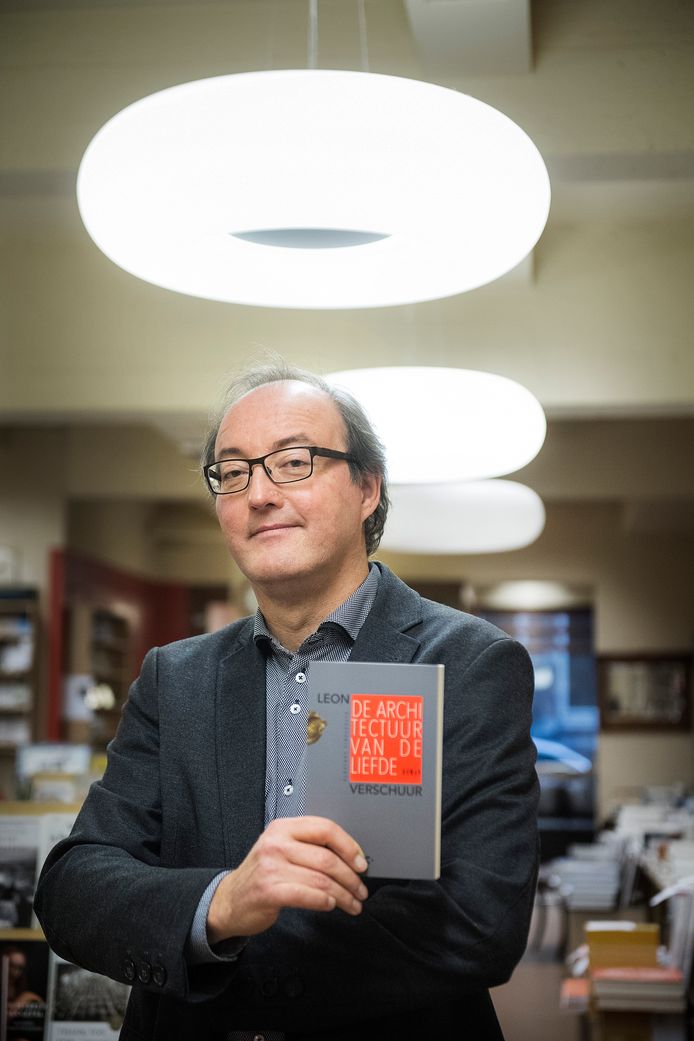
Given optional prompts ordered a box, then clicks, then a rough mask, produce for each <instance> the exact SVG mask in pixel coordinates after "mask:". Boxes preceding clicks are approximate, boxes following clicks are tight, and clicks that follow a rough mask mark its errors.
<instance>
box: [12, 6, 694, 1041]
mask: <svg viewBox="0 0 694 1041" xmlns="http://www.w3.org/2000/svg"><path fill="white" fill-rule="evenodd" d="M0 39H3V41H4V43H3V45H2V51H1V52H0V64H1V65H2V75H3V82H4V83H5V84H6V88H7V92H6V93H5V90H3V94H5V96H6V97H11V98H12V99H14V100H13V102H12V112H11V114H10V113H9V112H8V113H7V122H8V126H7V129H6V131H5V132H4V133H3V138H4V144H3V145H1V146H0V238H1V240H2V245H3V248H2V260H1V261H0V263H2V266H3V280H2V287H1V288H0V300H1V304H0V313H2V315H3V318H2V324H1V327H0V835H1V837H0V969H1V972H0V979H1V983H2V998H1V1001H0V1041H13V1039H19V1038H24V1039H27V1041H31V1039H36V1041H38V1039H42V1041H74V1039H77V1038H80V1039H83V1041H91V1039H93V1041H106V1039H111V1038H112V1039H115V1038H117V1037H118V1033H119V1027H120V1024H121V1023H122V1019H123V1014H124V1009H125V1005H126V1003H127V998H128V987H127V986H126V985H125V984H122V983H116V982H114V981H112V980H110V979H107V978H106V977H102V976H98V975H96V974H94V973H89V972H87V971H86V970H84V969H82V968H80V967H78V966H75V965H72V964H70V963H68V962H65V961H63V960H62V959H60V958H58V957H57V956H56V955H54V954H52V953H50V952H49V950H48V946H47V944H46V942H45V940H44V939H43V934H42V932H41V929H40V927H39V923H38V921H37V919H36V917H35V915H34V913H33V907H32V899H33V894H34V890H35V885H36V880H37V876H38V873H39V871H40V868H41V865H42V863H43V861H44V860H45V857H46V856H47V854H48V852H49V850H50V849H51V848H52V847H53V846H54V845H55V843H56V842H58V841H59V840H60V838H62V837H63V836H65V835H66V834H68V832H69V831H70V829H71V827H72V824H73V822H74V820H75V816H76V814H77V812H78V810H79V807H80V804H81V802H82V800H83V799H84V797H85V795H86V793H87V791H88V789H89V786H90V785H91V784H92V783H94V782H97V781H98V780H99V778H100V777H101V776H102V774H103V771H104V769H105V764H106V757H107V749H108V745H109V742H110V741H111V740H112V738H113V737H114V735H115V733H116V730H117V728H118V725H119V719H120V716H121V712H122V709H123V706H124V705H125V703H126V701H127V698H128V691H129V688H130V684H131V683H132V681H133V680H134V678H135V677H136V676H137V674H138V671H139V668H140V665H141V663H142V660H143V657H144V655H145V653H146V652H147V650H148V649H149V648H151V647H154V646H157V645H163V644H167V643H170V642H172V641H176V640H180V639H184V638H187V637H189V636H195V635H198V634H202V633H206V632H215V631H217V630H219V629H220V628H222V627H224V626H226V625H228V624H229V623H230V622H233V621H234V620H236V619H238V618H241V617H243V616H245V615H248V614H252V613H253V612H254V611H255V609H256V606H257V605H256V602H255V599H254V596H253V592H252V589H251V587H250V585H249V583H248V581H247V580H246V578H245V577H244V575H243V574H242V573H241V571H240V570H238V568H237V567H236V565H235V564H234V563H233V562H232V560H231V558H230V557H229V555H228V551H227V550H226V548H225V545H224V540H223V537H222V534H221V532H220V530H219V527H218V524H217V520H216V517H215V511H214V508H213V507H212V506H211V503H210V495H209V490H208V489H206V487H205V483H204V481H203V478H202V476H201V473H200V465H199V458H200V452H201V449H202V446H203V442H204V438H205V433H206V430H207V428H208V422H209V416H210V414H211V410H212V411H213V410H214V409H215V408H216V407H217V404H218V402H219V400H220V394H221V393H222V391H223V388H224V386H225V384H226V383H227V382H228V379H229V377H230V375H231V374H233V373H234V372H236V371H238V370H240V369H242V368H243V367H244V366H246V365H248V364H249V363H252V362H255V361H260V362H262V361H263V360H265V358H266V357H267V354H266V353H264V352H267V351H277V352H278V353H279V354H281V355H282V356H283V357H284V358H286V359H287V361H289V362H290V363H291V364H294V365H298V366H300V367H303V368H306V369H309V370H311V371H314V372H319V373H321V374H324V375H325V376H326V378H327V379H328V381H329V382H332V383H335V384H336V385H339V386H344V387H346V388H347V389H349V390H350V391H351V392H353V393H354V395H355V397H357V399H358V400H360V401H361V403H362V404H363V406H364V408H365V409H366V411H367V412H368V414H369V416H370V417H371V419H372V421H373V423H374V426H375V428H376V431H377V433H378V434H379V436H380V437H381V439H382V441H383V443H384V445H385V447H386V454H387V458H388V466H389V476H390V482H391V483H390V487H389V491H390V498H391V514H390V518H389V520H388V523H387V525H386V529H385V532H384V535H383V540H382V543H381V547H380V549H379V550H378V552H377V553H376V554H375V556H376V559H378V560H380V561H382V562H383V563H385V564H386V565H387V566H388V567H390V568H391V569H392V570H393V571H394V572H395V573H396V574H397V575H398V576H399V577H400V578H402V579H403V580H404V581H405V582H407V583H408V584H409V585H410V586H411V587H412V588H414V589H415V590H417V591H418V592H419V593H420V594H421V595H422V596H425V597H427V598H429V599H431V600H435V601H439V602H441V603H444V604H447V605H448V606H451V607H454V608H457V609H459V610H461V611H466V612H469V613H471V614H474V615H478V616H480V617H483V618H486V619H488V620H489V621H491V622H492V623H494V624H495V625H497V626H499V627H500V628H501V629H503V630H504V631H505V632H507V633H509V634H510V635H511V636H513V637H514V638H515V639H517V640H519V641H520V642H521V643H522V644H524V645H525V647H526V648H527V650H528V652H529V654H530V657H531V660H532V665H533V669H534V677H535V692H534V700H533V718H532V738H533V741H534V743H535V746H536V750H537V772H538V776H539V780H540V805H539V830H540V838H541V867H540V875H539V882H538V888H537V895H536V899H535V906H534V912H533V918H532V922H531V926H530V934H529V940H528V946H527V950H526V953H525V955H524V957H523V959H522V961H521V962H520V964H519V966H518V968H517V970H516V972H515V974H514V976H513V978H512V979H511V980H510V982H509V983H507V984H504V985H503V986H501V987H498V988H495V990H494V992H493V1000H494V1004H495V1007H496V1009H497V1014H498V1016H499V1019H500V1022H501V1024H502V1028H503V1030H504V1035H505V1037H506V1039H507V1041H692V1038H694V1012H693V1008H694V1005H693V996H694V990H693V973H692V961H693V951H694V731H693V723H694V715H693V712H692V685H693V682H694V677H693V669H692V656H693V652H694V582H693V581H692V576H694V464H693V460H694V344H693V343H692V334H691V330H692V328H694V294H692V291H691V272H692V270H694V138H693V137H692V118H691V98H692V97H693V96H694V9H693V8H692V7H691V5H687V4H682V3H680V2H678V0H661V2H659V3H658V4H651V5H649V4H639V5H628V4H626V3H625V2H624V0H532V2H516V0H501V2H499V3H497V4H488V3H486V2H483V0H470V2H466V3H453V2H450V3H431V2H430V0H402V2H401V0H368V2H366V3H364V2H363V0H322V2H321V3H320V4H317V3H311V2H308V3H305V2H303V0H291V2H289V3H278V2H276V0H219V2H218V3H215V4H203V5H199V4H196V3H195V0H161V2H159V0H156V2H155V0H147V2H145V3H143V4H130V3H127V4H123V3H119V2H117V0H102V2H100V3H98V4H94V5H90V4H88V3H86V2H84V0H60V2H59V3H54V2H49V0H36V2H32V3H31V4H23V3H21V2H19V0H17V2H9V3H5V4H3V6H2V11H0ZM285 69H290V70H298V71H295V72H291V73H287V72H280V71H278V70H285ZM326 70H331V71H329V72H328V71H326ZM242 73H253V75H251V76H245V75H239V74H242ZM379 74H381V75H379ZM278 76H279V77H280V79H277V77H278ZM268 84H269V86H268ZM317 84H318V86H317ZM174 85H178V86H177V87H176V89H175V90H168V89H167V88H169V87H172V86H174ZM181 85H184V86H181ZM201 85H202V86H201ZM372 91H373V92H374V93H373V94H372V93H371V92H372ZM268 98H269V99H270V101H269V103H268ZM152 99H155V100H154V103H152ZM345 99H347V101H345ZM134 102H138V104H133V103H134ZM280 102H281V103H280ZM186 106H188V107H187V108H186ZM198 106H202V108H199V107H198ZM216 106H219V111H217V108H216ZM225 106H226V108H225ZM420 106H421V107H420ZM203 109H204V110H205V111H208V109H209V110H210V111H212V110H214V112H215V119H214V120H212V119H210V120H207V119H200V118H199V117H200V112H201V111H202V110H203ZM414 112H417V113H418V114H419V118H418V119H414V118H412V114H413V113H414ZM186 113H187V114H186ZM191 113H192V117H191V115H190V114H191ZM248 113H250V117H249V118H246V115H244V114H248ZM502 114H503V115H502ZM186 118H187V119H189V120H190V122H189V124H185V125H184V122H183V121H184V120H185V119H186ZM302 120H303V122H302ZM158 121H161V126H160V125H159V123H158ZM220 121H223V122H224V125H225V127H226V128H227V131H228V132H226V133H225V134H222V135H220V134H219V131H218V127H219V125H221V124H220ZM316 126H320V127H321V134H320V135H319V134H316V133H315V127H316ZM413 127H415V128H417V127H420V129H417V132H416V134H414V136H413ZM259 128H261V129H259ZM520 128H522V130H521V129H520ZM160 131H161V132H160ZM244 135H246V136H244ZM418 135H419V136H418ZM497 135H498V141H497ZM227 138H228V141H227ZM220 140H221V141H223V142H225V143H224V144H221V143H220ZM492 141H493V145H492V144H491V143H490V142H492ZM461 142H463V145H461ZM364 149H367V151H368V150H369V149H371V150H372V151H370V152H368V154H366V155H365V154H364V152H363V150H364ZM280 153H281V154H282V156H283V161H282V162H277V161H276V155H277V154H280ZM143 155H146V157H147V159H146V162H143V160H142V156H143ZM208 156H211V157H212V159H211V161H209V162H208V161H207V160H208ZM203 160H204V161H203ZM254 164H255V165H254ZM420 164H421V165H420ZM143 169H147V171H148V175H147V176H144V174H143ZM509 169H512V170H513V174H514V175H513V177H509V176H507V174H508V170H509ZM78 170H79V178H78V176H77V174H78ZM239 170H240V173H239ZM193 184H194V185H195V186H196V188H195V191H193V192H192V194H191V187H190V186H191V185H193ZM124 185H125V187H124ZM326 185H329V186H330V190H329V191H327V192H326V191H325V190H324V189H325V186H326ZM550 194H551V202H550ZM239 200H240V201H239ZM355 200H356V201H358V203H359V206H356V207H355V209H354V211H352V210H351V209H350V206H351V205H352V203H355ZM244 206H245V207H246V208H245V209H244ZM519 214H522V218H521V216H519ZM431 682H432V684H433V683H434V680H433V679H432V681H431ZM437 682H438V681H437ZM385 689H386V688H384V690H385ZM427 711H428V710H427ZM309 740H310V738H309ZM327 747H328V745H327V742H326V745H325V748H327ZM326 754H327V753H326ZM400 780H401V782H403V783H404V781H405V779H404V778H401V779H400ZM434 812H435V810H434ZM428 823H430V821H429V822H428ZM428 823H423V825H422V826H423V827H427V826H428ZM427 870H429V869H428V868H427ZM432 870H433V871H434V875H435V873H436V871H437V870H438V867H436V868H434V869H432Z"/></svg>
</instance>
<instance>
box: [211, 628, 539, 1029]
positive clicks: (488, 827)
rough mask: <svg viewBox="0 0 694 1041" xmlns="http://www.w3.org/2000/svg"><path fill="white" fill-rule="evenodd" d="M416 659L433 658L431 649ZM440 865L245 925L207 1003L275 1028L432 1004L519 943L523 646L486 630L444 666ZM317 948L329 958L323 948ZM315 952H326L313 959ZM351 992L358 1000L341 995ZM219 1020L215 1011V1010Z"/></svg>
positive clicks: (526, 740) (533, 872) (505, 972)
mask: <svg viewBox="0 0 694 1041" xmlns="http://www.w3.org/2000/svg"><path fill="white" fill-rule="evenodd" d="M427 657H429V658H430V660H439V661H440V660H442V657H441V655H440V653H437V652H436V649H434V651H433V654H432V655H427ZM446 688H447V689H446V702H445V713H444V714H445V728H444V782H443V820H442V825H443V826H442V874H441V878H440V879H439V881H437V882H400V881H392V880H391V881H374V882H369V883H368V886H369V889H370V896H369V898H368V899H367V901H366V902H365V904H364V910H363V912H362V914H361V915H360V916H358V917H357V918H352V917H350V916H348V915H345V914H343V913H342V912H340V911H334V912H332V913H331V914H324V915H321V914H316V913H307V912H297V911H292V910H287V911H284V912H283V913H282V914H281V916H280V918H279V919H278V922H277V923H276V924H275V925H274V926H273V927H272V928H271V929H270V930H268V931H267V932H265V933H263V934H261V935H259V936H256V937H252V938H251V939H250V941H249V943H248V945H247V947H246V949H245V951H244V953H243V955H242V956H241V958H240V971H239V975H238V977H237V979H236V981H235V982H234V983H232V985H231V986H230V988H229V990H228V991H227V993H226V994H225V995H223V996H222V998H220V999H219V1000H218V1004H219V1005H220V1006H224V1007H225V1008H227V1011H228V1006H233V1007H234V1009H235V1016H234V1018H235V1021H237V1022H243V1021H244V1020H245V1019H247V1020H248V1021H249V1022H252V1021H253V1019H254V1018H255V1020H256V1021H258V1015H259V1013H260V1012H261V1011H262V1012H263V1014H264V1019H262V1021H263V1022H265V1023H267V1024H268V1025H272V1020H269V1019H268V1011H269V1010H271V1009H273V1008H274V1009H275V1010H276V1016H275V1018H276V1020H277V1022H278V1023H281V1024H283V1025H284V1026H285V1027H286V1028H287V1029H289V1028H291V1026H292V1025H297V1026H299V1025H300V1023H301V1021H302V1017H304V1018H305V1016H306V1015H307V1009H310V1015H311V1022H312V1024H314V1025H315V1026H316V1027H319V1026H321V1025H326V1026H327V1025H329V1024H330V1023H331V1022H333V1023H334V1022H335V1017H336V1015H338V1014H339V1016H341V1017H342V1019H343V1020H344V1022H346V1023H349V1022H350V1021H357V1020H358V1017H359V1016H360V1015H361V1016H371V1017H374V1016H377V1015H383V1016H387V1015H388V1014H389V1013H395V1012H400V1013H402V1012H403V1011H407V1010H408V1009H412V1010H414V1009H416V1008H426V1007H432V1006H434V1005H436V1004H438V1003H440V1002H446V1001H454V1000H456V999H460V998H461V997H462V996H464V995H465V994H466V993H475V992H477V993H479V992H480V991H481V990H484V989H485V988H488V987H490V986H495V985H497V984H500V983H503V982H505V981H506V980H507V979H508V978H509V976H510V974H511V972H512V970H513V968H514V966H515V965H516V963H517V961H518V960H519V958H520V957H521V955H522V953H523V950H524V948H525V943H526V939H527V932H528V926H529V920H530V913H531V909H532V902H533V896H534V891H535V883H536V877H537V864H538V842H537V829H536V812H537V799H538V785H537V777H536V774H535V769H534V764H535V750H534V745H533V743H532V741H531V739H530V717H531V703H532V693H533V677H532V666H531V664H530V661H529V658H528V655H527V652H526V651H525V649H524V648H523V647H522V646H520V645H519V644H517V643H515V642H514V641H512V640H511V639H509V638H505V637H500V638H499V639H496V640H494V641H493V642H491V643H487V646H486V647H485V648H484V649H483V650H481V651H480V653H478V654H477V656H476V657H475V658H474V660H473V661H472V662H471V663H470V664H469V665H468V667H467V668H466V669H465V670H464V671H461V672H459V673H458V674H456V673H455V670H454V669H452V668H451V666H450V663H449V664H448V665H447V684H446ZM326 952H329V958H326ZM326 962H327V964H326ZM355 994H358V995H359V999H360V1000H359V1003H358V1006H359V1007H358V1008H356V1007H355V1005H356V1003H355V1001H354V995H355ZM222 1021H223V1020H222Z"/></svg>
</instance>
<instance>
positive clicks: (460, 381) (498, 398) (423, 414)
mask: <svg viewBox="0 0 694 1041" xmlns="http://www.w3.org/2000/svg"><path fill="white" fill-rule="evenodd" d="M326 379H327V380H328V381H329V382H330V383H332V384H333V385H334V386H336V387H342V388H343V389H344V390H347V391H349V393H350V394H352V395H353V396H354V397H355V398H356V399H357V401H359V402H360V404H361V405H362V407H363V408H364V409H365V411H366V413H367V414H368V416H369V418H370V420H371V422H372V423H373V426H374V429H375V430H376V433H377V434H378V436H379V438H380V439H381V441H382V442H383V445H384V447H385V449H386V458H387V460H388V480H389V482H390V483H393V484H403V483H406V484H430V483H434V484H435V483H438V482H443V481H471V480H481V479H482V478H487V477H500V476H502V475H503V474H509V473H513V472H514V471H515V470H520V468H521V467H522V466H525V465H526V463H529V462H530V460H531V459H534V457H535V456H536V455H537V453H538V452H539V451H540V449H541V447H542V444H543V442H544V439H545V434H546V431H547V423H546V420H545V414H544V412H543V411H542V406H541V405H540V403H539V401H538V400H537V398H535V397H534V396H533V395H532V394H531V393H530V391H529V390H526V388H525V387H522V386H521V385H520V383H516V382H515V381H514V380H510V379H507V378H506V377H505V376H496V375H494V374H492V373H489V372H478V371H476V370H474V369H451V368H435V367H427V366H393V367H391V368H375V369H352V370H346V371H343V372H332V373H329V374H328V376H327V377H326Z"/></svg>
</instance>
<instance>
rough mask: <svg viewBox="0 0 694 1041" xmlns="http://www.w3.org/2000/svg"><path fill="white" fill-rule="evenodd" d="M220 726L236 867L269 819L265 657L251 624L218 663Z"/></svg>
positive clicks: (230, 857)
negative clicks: (266, 792)
mask: <svg viewBox="0 0 694 1041" xmlns="http://www.w3.org/2000/svg"><path fill="white" fill-rule="evenodd" d="M215 727H216V735H215V738H216V746H217V783H218V789H219V793H220V799H221V806H220V810H221V819H222V821H223V822H224V823H223V827H224V849H225V853H226V858H227V864H228V866H230V867H236V866H237V865H238V864H239V863H240V862H241V861H242V860H243V858H244V857H245V856H246V854H247V853H248V851H249V849H250V848H251V846H252V845H253V843H254V842H255V840H256V839H257V837H258V835H259V834H260V833H261V831H262V830H263V826H264V821H265V758H266V751H265V746H266V730H265V727H266V723H265V659H264V658H263V655H262V654H261V653H260V651H259V650H258V648H257V647H256V645H255V643H254V641H253V624H252V622H249V623H248V625H247V626H246V628H245V629H244V630H243V632H242V634H241V635H240V636H239V638H238V642H237V644H236V647H235V648H234V649H233V650H232V651H231V652H230V653H229V654H228V655H227V656H226V657H225V658H223V659H222V661H221V662H220V663H219V668H218V670H217V703H216V713H215Z"/></svg>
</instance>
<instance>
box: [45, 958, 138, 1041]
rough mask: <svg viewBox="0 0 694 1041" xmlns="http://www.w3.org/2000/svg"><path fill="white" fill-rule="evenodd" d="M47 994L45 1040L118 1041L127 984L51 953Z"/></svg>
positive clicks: (126, 995) (127, 995) (126, 1001)
mask: <svg viewBox="0 0 694 1041" xmlns="http://www.w3.org/2000/svg"><path fill="white" fill-rule="evenodd" d="M48 994H49V1000H48V1009H47V1014H46V1024H47V1029H46V1039H45V1041H77V1039H79V1041H118V1037H119V1036H120V1029H121V1027H122V1025H123V1018H124V1016H125V1008H126V1005H127V1003H128V997H129V995H130V987H129V986H128V984H126V983H119V982H118V981H117V980H112V979H109V978H108V976H102V975H100V974H99V973H96V972H90V971H89V970H88V969H82V968H80V966H79V965H73V964H71V963H70V962H67V961H64V960H63V959H62V958H59V957H58V955H57V954H51V962H50V974H49V984H48Z"/></svg>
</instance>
